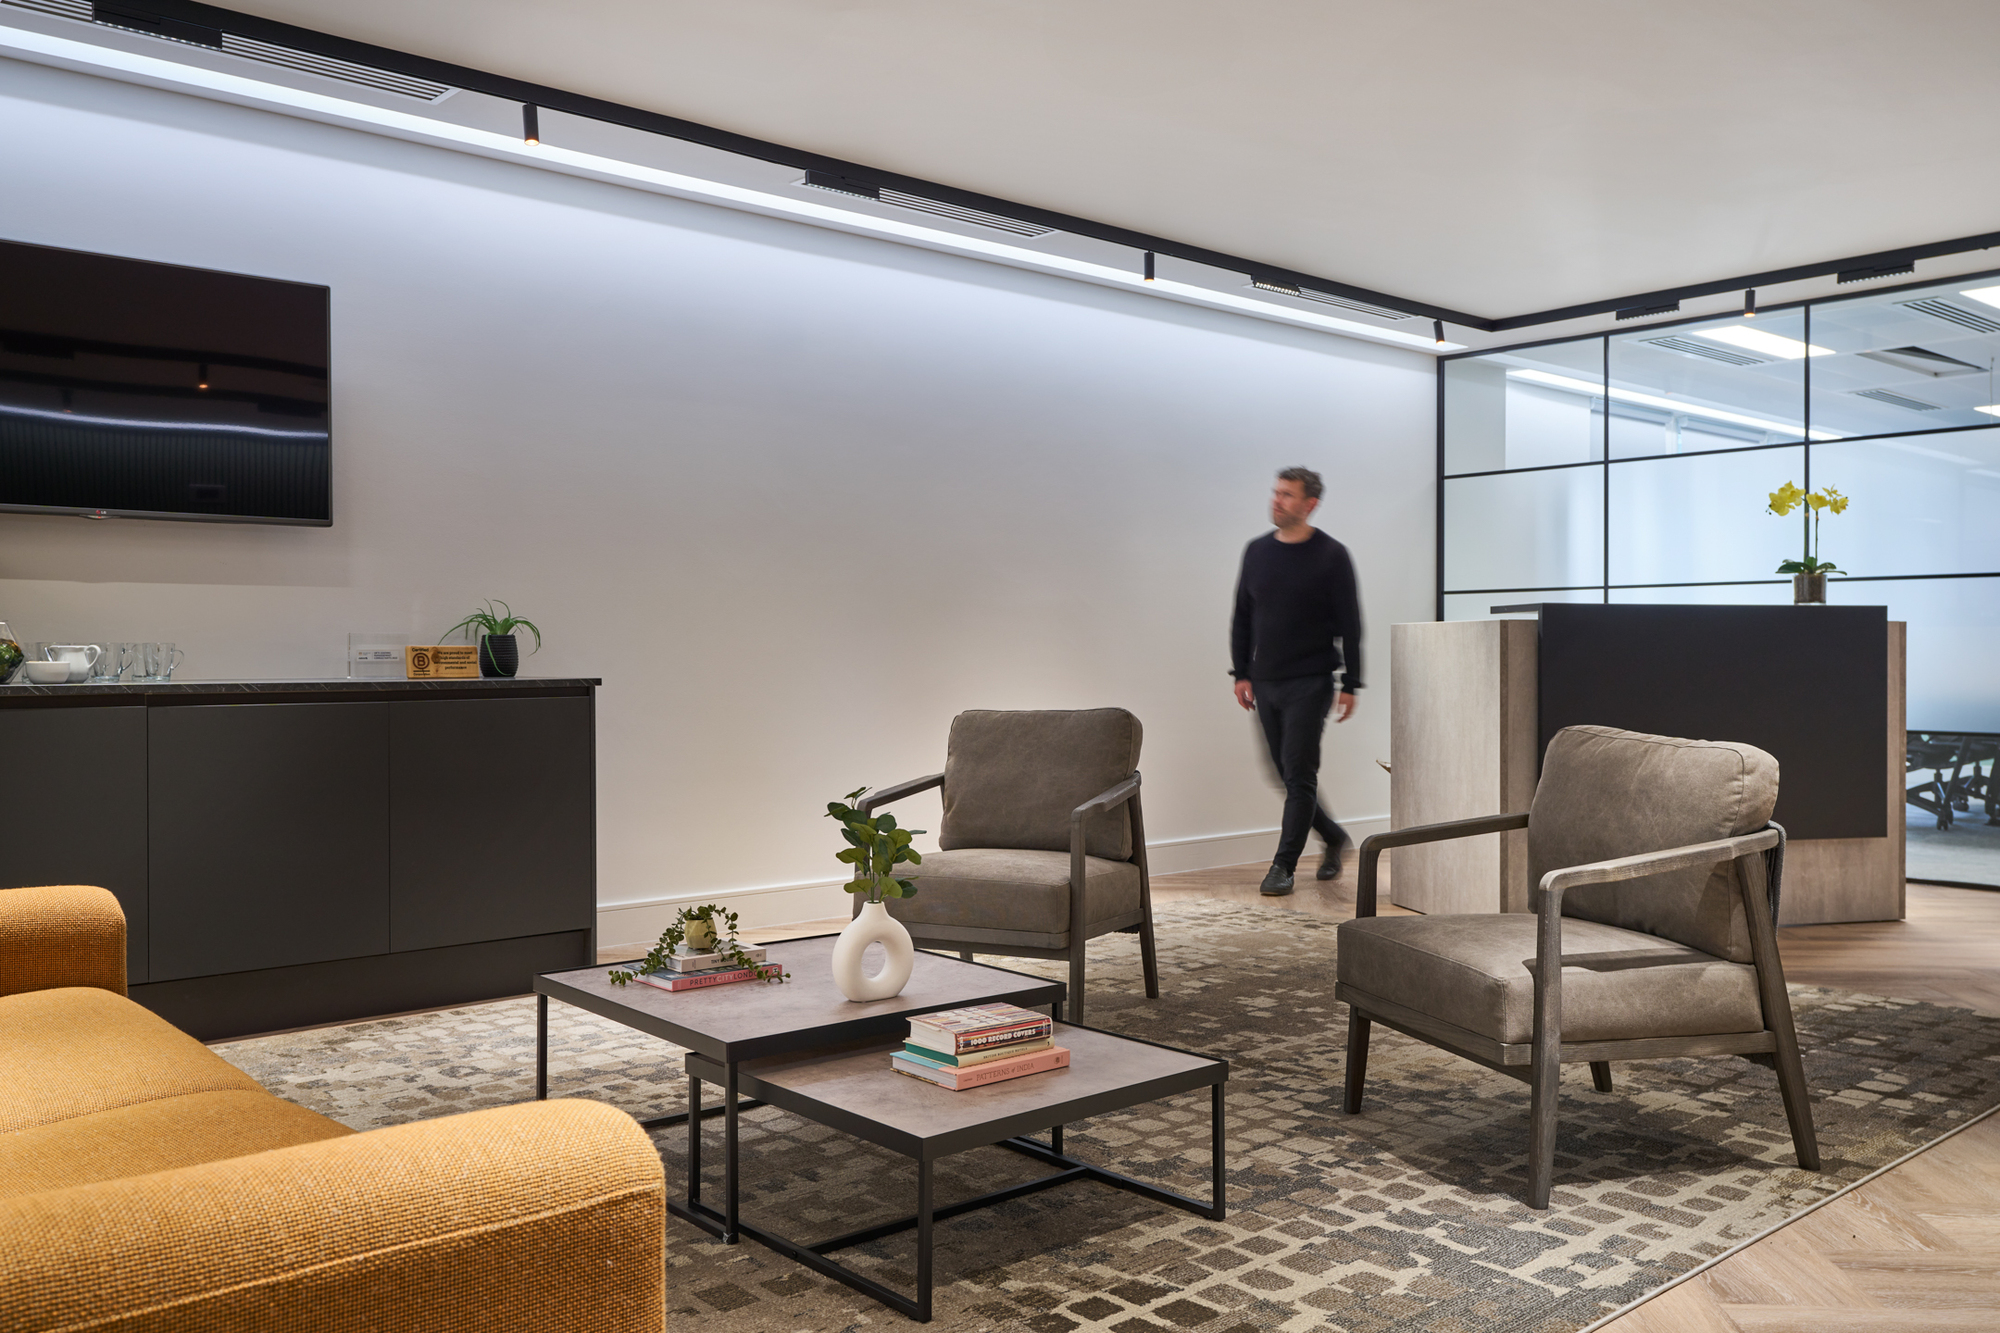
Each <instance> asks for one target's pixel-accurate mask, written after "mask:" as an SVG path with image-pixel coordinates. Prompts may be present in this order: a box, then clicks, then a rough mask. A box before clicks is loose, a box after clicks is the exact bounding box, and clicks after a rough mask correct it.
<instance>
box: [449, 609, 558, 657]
mask: <svg viewBox="0 0 2000 1333" xmlns="http://www.w3.org/2000/svg"><path fill="white" fill-rule="evenodd" d="M496 601H499V599H498V598H494V599H492V600H490V601H488V602H487V603H486V606H485V608H484V609H483V610H479V611H474V612H473V613H472V614H471V615H469V616H467V617H466V618H465V619H463V620H461V621H459V622H458V623H457V624H456V625H453V626H452V627H451V628H450V629H448V630H446V631H445V632H444V637H445V638H447V639H448V638H450V637H451V636H452V635H454V634H456V633H458V632H459V631H460V630H464V631H465V637H466V638H468V639H469V638H471V637H472V636H473V634H474V633H475V632H476V633H477V634H478V635H479V674H480V675H482V676H511V675H513V674H514V673H515V672H516V671H519V670H520V669H521V648H520V645H519V644H517V643H516V642H515V641H514V630H515V628H516V627H517V626H522V625H525V626H526V627H527V628H528V631H529V633H531V634H533V635H534V636H535V651H536V652H540V651H541V650H542V632H541V630H539V629H537V628H536V627H535V622H534V621H532V620H523V619H522V618H521V617H520V616H517V615H515V614H514V608H513V607H511V606H509V605H507V603H505V602H500V609H499V610H498V611H495V610H494V609H493V604H494V602H496Z"/></svg>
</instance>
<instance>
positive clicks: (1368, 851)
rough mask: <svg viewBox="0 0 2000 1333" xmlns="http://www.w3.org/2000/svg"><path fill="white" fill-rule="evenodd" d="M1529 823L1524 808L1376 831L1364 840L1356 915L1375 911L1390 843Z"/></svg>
mask: <svg viewBox="0 0 2000 1333" xmlns="http://www.w3.org/2000/svg"><path fill="white" fill-rule="evenodd" d="M1526 827H1528V816H1527V814H1526V813H1525V812H1523V813H1521V814H1517V815H1480V816H1479V817H1478V818H1476V819H1454V820H1451V821H1449V822H1447V823H1443V824H1416V825H1412V826H1411V827H1409V828H1399V829H1393V830H1391V831H1390V832H1388V833H1376V834H1372V835H1370V836H1369V837H1366V838H1363V839H1362V840H1361V871H1360V876H1359V878H1358V880H1357V881H1356V883H1355V886H1354V915H1355V916H1356V917H1364V916H1374V915H1375V878H1376V874H1377V863H1378V862H1379V861H1380V860H1381V857H1382V853H1383V852H1385V851H1387V850H1389V849H1390V848H1391V847H1415V846H1417V845H1418V844H1420V843H1426V842H1449V841H1450V840H1451V839H1453V838H1474V837H1477V836H1479V835H1480V834H1482V833H1505V832H1507V831H1508V830H1509V829H1517V828H1526Z"/></svg>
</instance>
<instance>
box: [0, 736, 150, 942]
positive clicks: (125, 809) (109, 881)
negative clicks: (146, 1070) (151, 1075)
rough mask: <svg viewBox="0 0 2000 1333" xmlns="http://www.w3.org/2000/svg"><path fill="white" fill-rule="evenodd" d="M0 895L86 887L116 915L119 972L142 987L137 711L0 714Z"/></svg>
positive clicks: (142, 745) (141, 775) (142, 742)
mask: <svg viewBox="0 0 2000 1333" xmlns="http://www.w3.org/2000/svg"><path fill="white" fill-rule="evenodd" d="M0 755H5V756H6V762H7V783H6V786H5V789H4V792H0V888H7V889H18V888H23V887H26V886H28V885H33V884H95V885H98V886H99V887H101V888H106V889H109V890H111V892H113V893H114V894H116V895H118V905H119V906H120V907H122V908H124V909H125V969H126V975H127V979H128V980H129V981H132V982H141V981H144V980H146V978H147V972H146V916H147V911H146V908H147V903H146V710H145V709H144V708H134V707H130V706H122V707H121V706H116V705H104V706H98V707H82V708H75V707H71V708H35V709H19V710H8V711H5V712H0Z"/></svg>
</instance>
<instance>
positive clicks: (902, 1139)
mask: <svg viewBox="0 0 2000 1333" xmlns="http://www.w3.org/2000/svg"><path fill="white" fill-rule="evenodd" d="M1056 1043H1057V1044H1058V1045H1060V1046H1067V1047H1068V1048H1069V1049H1070V1053H1071V1063H1070V1066H1069V1067H1068V1068H1066V1069H1056V1070H1050V1071H1049V1072H1047V1073H1042V1074H1030V1075H1028V1076H1027V1077H1025V1078H1017V1079H1010V1080H1008V1081H1007V1082H1005V1083H995V1084H991V1085H989V1086H987V1087H983V1088H973V1089H970V1090H968V1091H965V1092H953V1091H950V1090H949V1089H946V1088H940V1087H935V1086H933V1085H931V1084H929V1083H926V1082H924V1081H923V1080H921V1079H915V1078H909V1077H906V1076H904V1075H902V1074H898V1073H897V1072H895V1070H894V1069H892V1068H891V1067H890V1064H889V1054H890V1052H892V1051H895V1050H898V1049H900V1048H901V1044H902V1043H901V1042H900V1040H897V1041H879V1040H878V1041H874V1042H863V1043H857V1044H854V1045H850V1046H848V1047H846V1048H844V1049H842V1050H837V1051H823V1052H819V1053H815V1054H808V1055H784V1056H771V1057H768V1058H765V1059H760V1060H750V1061H747V1062H744V1063H742V1064H741V1065H740V1066H738V1065H732V1066H729V1067H727V1068H725V1067H724V1066H722V1065H721V1064H719V1063H717V1062H716V1061H715V1060H713V1059H710V1058H707V1057H705V1056H702V1055H698V1054H692V1055H689V1056H688V1057H687V1071H688V1106H689V1109H690V1111H691V1112H692V1113H693V1114H691V1115H690V1118H689V1120H688V1178H689V1180H690V1181H692V1182H695V1190H696V1193H695V1194H694V1195H693V1196H692V1197H690V1199H689V1200H688V1206H689V1208H690V1209H692V1210H694V1211H695V1213H696V1214H697V1216H696V1218H695V1220H696V1221H700V1220H702V1219H703V1218H704V1217H705V1218H707V1219H709V1225H710V1226H711V1229H713V1228H714V1227H715V1225H716V1224H717V1223H719V1222H721V1220H722V1215H721V1214H718V1213H716V1212H715V1211H714V1210H713V1209H710V1208H708V1207H707V1206H705V1205H704V1204H703V1203H702V1202H701V1200H700V1196H699V1181H700V1178H701V1120H700V1116H699V1110H700V1106H701V1084H702V1083H703V1082H708V1083H716V1084H721V1085H723V1086H725V1087H728V1088H729V1089H730V1090H731V1092H732V1093H733V1092H734V1091H735V1090H736V1089H739V1088H740V1089H743V1090H747V1091H748V1092H749V1093H750V1094H751V1095H753V1096H755V1097H758V1098H760V1099H761V1100H762V1101H763V1102H764V1103H766V1104H768V1105H771V1106H776V1107H779V1108H782V1109H783V1110H787V1111H791V1112H793V1113H794V1114H797V1115H800V1116H804V1117H805V1118H806V1119H808V1120H812V1121H816V1122H817V1123H819V1124H822V1125H826V1126H828V1127H829V1128H832V1129H838V1130H842V1131H844V1132H846V1133H849V1134H852V1135H854V1136H855V1137H857V1138H860V1139H864V1140H866V1141H868V1142H870V1143H874V1144H879V1145H880V1146H882V1147H884V1148H887V1149H889V1150H890V1151H892V1152H896V1153H900V1154H902V1155H903V1156H905V1157H909V1158H912V1159H914V1160H915V1161H916V1163H917V1211H916V1215H915V1216H913V1217H907V1218H903V1219H902V1220H900V1221H896V1222H888V1223H884V1224H882V1225H879V1226H872V1227H866V1228H864V1229H862V1230H859V1231H852V1232H849V1233H847V1234H846V1235H843V1236H835V1237H833V1238H832V1239H830V1240H823V1241H818V1242H815V1243H811V1244H802V1243H800V1242H798V1241H793V1240H789V1239H787V1238H785V1237H783V1236H780V1235H777V1234H776V1233H774V1232H771V1231H767V1230H764V1229H762V1228H759V1227H755V1226H752V1225H750V1224H748V1223H737V1224H736V1225H737V1226H738V1227H739V1228H740V1230H741V1231H742V1233H743V1234H744V1235H746V1236H749V1237H751V1238H752V1239H754V1240H756V1241H758V1242H759V1243H761V1244H763V1245H766V1246H768V1247H770V1248H771V1249H773V1250H776V1251H778V1252H779V1253H780V1254H783V1255H787V1256H789V1257H790V1258H792V1259H794V1260H796V1261H798V1262H799V1263H801V1264H804V1265H805V1266H806V1267H808V1268H811V1269H813V1270H814V1271H816V1272H819V1273H823V1274H825V1275H826V1276H828V1277H830V1278H834V1279H835V1280H837V1281H840V1282H844V1283H846V1284H847V1285H848V1286H850V1287H853V1288H854V1289H855V1290H857V1291H860V1292H863V1293H865V1294H867V1295H869V1296H872V1297H874V1298H875V1299H876V1300H878V1301H881V1302H882V1303H883V1304H884V1305H887V1306H890V1307H891V1308H893V1309H896V1310H900V1311H902V1312H903V1313H904V1314H906V1315H909V1316H910V1317H911V1318H913V1319H918V1320H924V1321H928V1320H929V1319H930V1317H931V1285H932V1265H931V1246H932V1224H933V1223H935V1222H937V1221H939V1220H941V1219H944V1218H948V1217H955V1216H957V1215H959V1214H960V1213H967V1212H970V1211H972V1210H973V1209H975V1208H985V1207H988V1206H990V1205H992V1204H996V1203H1002V1202H1005V1201H1006V1200H1008V1199H1016V1198H1019V1197H1020V1196H1022V1195H1024V1194H1032V1193H1035V1192H1036V1191H1039V1190H1045V1189H1048V1188H1050V1187H1052V1186H1055V1185H1061V1184H1065V1183H1067V1182H1069V1181H1073V1180H1095V1181H1099V1182H1101V1183H1103V1184H1106V1185H1112V1186H1115V1187H1116V1188H1118V1189H1122V1190H1127V1191H1130V1192H1131V1193H1133V1194H1137V1195H1140V1196H1142V1197H1144V1198H1147V1199H1151V1200H1152V1201H1154V1202H1155V1203H1162V1204H1167V1205H1169V1206H1171V1207H1175V1208H1181V1209H1184V1210H1186V1211H1188V1212H1191V1213H1195V1214H1197V1215H1198V1216H1201V1217H1207V1218H1211V1219H1214V1220H1217V1221H1219V1220H1221V1218H1222V1216H1223V1210H1224V1201H1223V1180H1222V1169H1223V1144H1224V1132H1223V1114H1222V1090H1223V1085H1224V1084H1225V1083H1226V1082H1227V1080H1228V1078H1229V1062H1228V1061H1226V1060H1219V1059H1216V1058H1214V1057H1211V1056H1206V1055H1197V1054H1195V1053H1194V1052H1191V1051H1182V1050H1177V1049H1175V1048H1173V1047H1171V1046H1157V1045H1154V1044H1152V1043H1151V1042H1144V1041H1134V1040H1132V1039H1131V1038H1129V1037H1120V1036H1116V1035H1114V1034H1112V1033H1109V1032H1101V1031H1098V1030H1097V1029H1095V1028H1083V1027H1074V1026H1071V1025H1069V1024H1066V1023H1059V1024H1057V1025H1056ZM1202 1087H1206V1088H1208V1089H1209V1091H1210V1103H1209V1108H1210V1117H1211V1119H1210V1126H1209V1188H1210V1198H1209V1202H1207V1203H1202V1202H1201V1201H1199V1200H1197V1199H1191V1198H1188V1197H1187V1196H1186V1195H1182V1194H1176V1193H1174V1192H1173V1191H1171V1190H1165V1189H1161V1188H1160V1187H1158V1186H1157V1185H1149V1184H1146V1183H1145V1182H1143V1181H1139V1180H1134V1179H1132V1178H1131V1177H1130V1176H1124V1175H1120V1174H1118V1173H1117V1172H1115V1171H1110V1170H1107V1169H1106V1168H1104V1167H1101V1166H1096V1165H1093V1164H1091V1163H1088V1162H1081V1161H1078V1160H1076V1159H1075V1158H1073V1157H1068V1156H1065V1155H1064V1154H1063V1150H1062V1147H1063V1141H1062V1135H1063V1131H1062V1127H1063V1126H1064V1125H1065V1124H1067V1123H1069V1122H1071V1121H1074V1120H1083V1119H1087V1118H1088V1117H1090V1116H1094V1115H1103V1114H1104V1113H1106V1112H1108V1111H1118V1110H1123V1109H1124V1108H1126V1107H1129V1106H1137V1105H1139V1104H1141V1103H1143V1102H1149V1101H1154V1100H1157V1099H1158V1098H1161V1097H1168V1096H1172V1095H1173V1094H1175V1093H1178V1092H1189V1091H1193V1090H1195V1089H1198V1088H1202ZM1039 1130H1047V1131H1049V1141H1048V1142H1047V1143H1042V1142H1039V1141H1037V1140H1035V1139H1032V1138H1029V1137H1028V1136H1029V1135H1030V1134H1033V1133H1035V1132H1037V1131H1039ZM996 1144H997V1145H998V1146H1000V1147H1003V1148H1008V1149H1011V1150H1013V1151H1014V1152H1018V1153H1022V1154H1025V1155H1026V1156H1028V1157H1030V1158H1033V1159H1034V1160H1036V1161H1038V1162H1041V1163H1043V1164H1044V1165H1047V1166H1052V1167H1055V1168H1057V1169H1056V1171H1055V1172H1054V1173H1053V1174H1051V1175H1046V1176H1040V1177H1038V1178H1036V1179H1034V1180H1030V1181H1027V1182H1025V1183H1023V1184H1019V1185H1014V1186H1010V1187H1009V1188H1007V1189H1002V1190H995V1191H993V1192H992V1193H990V1194H982V1195H980V1196H978V1197H976V1198H972V1199H966V1200H964V1201H962V1202H959V1203H954V1204H951V1205H949V1206H948V1207H944V1208H937V1207H935V1206H934V1204H933V1202H932V1198H931V1175H932V1165H933V1164H934V1163H935V1162H936V1161H937V1160H938V1159H939V1158H942V1157H949V1156H951V1155H952V1154H953V1153H960V1152H965V1151H966V1150H968V1149H971V1148H981V1147H986V1146H989V1145H996ZM728 1189H729V1200H728V1202H729V1204H730V1206H731V1208H732V1210H733V1207H734V1203H735V1186H734V1183H733V1181H732V1183H731V1184H730V1185H729V1187H728ZM676 1211H679V1210H676ZM912 1228H914V1229H915V1230H916V1233H917V1292H916V1296H915V1297H914V1298H911V1297H908V1296H905V1295H903V1294H902V1293H900V1292H898V1291H895V1290H894V1289H892V1288H890V1287H887V1286H884V1285H883V1284H881V1283H880V1282H877V1281H875V1280H874V1279H873V1278H870V1277H867V1276H865V1275H863V1274H861V1273H857V1272H855V1271H854V1270H853V1269H851V1268H848V1267H846V1266H844V1265H842V1264H839V1263H836V1262H834V1261H833V1260H831V1259H829V1258H827V1257H826V1256H827V1255H828V1254H830V1253H832V1252H833V1251H835V1250H842V1249H846V1248H848V1247H850V1246H854V1245H861V1244H865V1243H867V1242H868V1241H872V1240H879V1239H881V1238H882V1237H884V1236H891V1235H895V1234H897V1233H898V1232H903V1231H908V1230H910V1229H912Z"/></svg>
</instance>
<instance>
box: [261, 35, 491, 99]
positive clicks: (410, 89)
mask: <svg viewBox="0 0 2000 1333" xmlns="http://www.w3.org/2000/svg"><path fill="white" fill-rule="evenodd" d="M222 49H223V50H224V51H226V52H228V53H229V54H230V55H233V56H242V57H243V58H244V59H245V60H261V61H263V62H264V63H265V64H267V65H283V66H284V67H285V68H286V69H295V70H299V71H301V72H302V73H306V74H318V75H320V76H321V77H322V78H328V79H339V80H341V81H342V82H345V83H358V84H361V85H362V86H363V87H367V88H374V89H376V90H377V91H379V92H385V93H396V94H398V95H399V96H402V97H414V98H416V99H417V100H418V101H422V102H440V101H443V100H444V98H445V97H446V96H448V95H449V94H450V93H451V92H452V91H453V89H452V87H451V85H450V84H447V83H432V82H431V81H430V80H429V79H413V78H411V77H410V76H409V75H407V74H393V73H391V72H390V71H388V70H386V69H375V68H373V67H372V66H369V65H356V64H353V63H352V62H350V61H346V60H330V59H328V58H327V57H326V56H316V55H311V54H308V53H307V52H304V51H294V50H292V49H291V48H290V47H286V46H273V45H272V44H271V43H269V42H258V41H252V40H251V39H250V38H248V37H238V36H237V35H236V34H235V33H230V32H225V33H223V34H222Z"/></svg>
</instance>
